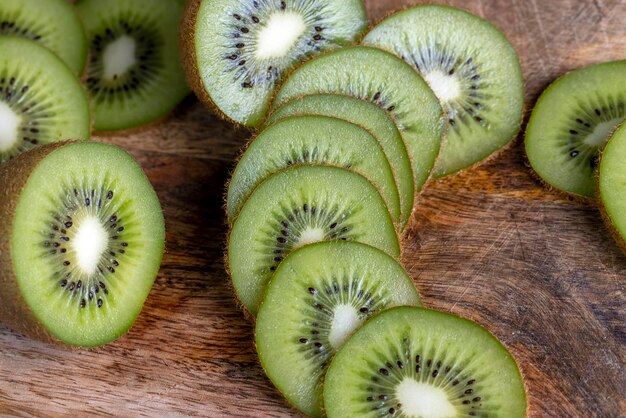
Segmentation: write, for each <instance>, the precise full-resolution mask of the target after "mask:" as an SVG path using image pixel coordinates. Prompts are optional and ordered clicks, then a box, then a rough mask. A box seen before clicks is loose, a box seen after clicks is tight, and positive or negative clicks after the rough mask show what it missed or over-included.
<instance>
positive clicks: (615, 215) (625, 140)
mask: <svg viewBox="0 0 626 418" xmlns="http://www.w3.org/2000/svg"><path fill="white" fill-rule="evenodd" d="M625 167H626V123H623V124H622V125H621V127H620V128H619V129H617V130H616V131H615V133H614V134H613V136H612V137H611V139H610V140H609V142H608V144H607V145H606V147H605V149H604V152H603V153H602V159H601V161H600V167H599V169H598V172H599V175H598V195H599V196H598V197H599V200H600V209H601V212H602V215H603V218H604V220H605V222H606V224H607V227H608V228H609V230H610V231H611V232H612V233H613V235H614V236H615V238H616V240H617V241H618V243H619V244H620V246H621V247H622V249H623V250H624V251H626V170H625V169H624V168H625Z"/></svg>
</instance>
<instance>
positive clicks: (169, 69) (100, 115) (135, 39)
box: [76, 0, 189, 132]
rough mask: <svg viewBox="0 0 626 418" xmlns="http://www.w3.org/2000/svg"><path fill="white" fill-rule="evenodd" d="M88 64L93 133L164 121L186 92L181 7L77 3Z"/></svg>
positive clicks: (137, 1) (141, 0) (122, 1)
mask: <svg viewBox="0 0 626 418" xmlns="http://www.w3.org/2000/svg"><path fill="white" fill-rule="evenodd" d="M76 7H77V9H78V12H79V14H80V16H81V18H82V20H83V23H84V24H85V30H86V31H87V40H88V43H89V52H90V55H91V59H90V61H89V64H88V66H87V75H86V77H87V78H86V80H85V82H86V85H87V88H88V90H89V92H90V93H91V99H92V103H93V111H94V128H95V130H96V131H99V132H107V131H121V130H130V129H135V128H139V127H141V126H143V125H146V124H149V123H152V122H155V121H158V120H160V119H163V118H164V117H165V116H167V115H168V114H169V113H170V112H171V111H172V110H173V109H174V108H175V107H176V105H178V103H179V102H180V101H181V100H182V99H183V98H184V97H185V96H186V95H187V94H188V93H189V88H188V87H187V84H186V81H185V75H184V72H183V69H182V65H181V62H180V61H181V59H180V50H179V47H178V26H179V24H180V19H181V16H182V13H183V6H182V5H181V4H179V3H178V2H176V1H171V0H168V1H163V0H134V1H127V0H107V1H101V0H80V1H79V2H78V3H77V5H76Z"/></svg>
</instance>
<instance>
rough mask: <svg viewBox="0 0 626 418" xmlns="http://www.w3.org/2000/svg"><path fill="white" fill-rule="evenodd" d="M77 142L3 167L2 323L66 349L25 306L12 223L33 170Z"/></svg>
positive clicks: (0, 168) (0, 215) (30, 153)
mask: <svg viewBox="0 0 626 418" xmlns="http://www.w3.org/2000/svg"><path fill="white" fill-rule="evenodd" d="M71 142H74V141H67V142H54V143H51V144H46V145H42V146H39V147H36V148H33V149H32V150H30V151H27V152H24V153H22V154H20V155H18V156H17V157H15V158H13V159H12V160H10V161H9V162H7V163H6V164H4V165H2V166H0V184H2V185H3V187H2V189H1V190H0V219H2V220H3V222H0V322H2V323H4V324H5V325H7V326H8V327H9V328H11V329H13V330H14V331H17V332H19V333H21V334H23V335H26V336H29V337H31V338H34V339H37V340H41V341H44V342H48V343H52V344H55V345H62V346H66V347H69V346H67V345H66V344H64V343H63V342H61V341H60V340H59V339H57V338H56V337H54V336H53V335H52V334H51V333H50V332H48V331H47V330H46V329H45V328H44V327H43V325H41V323H40V322H39V320H37V318H35V316H34V314H33V313H32V311H31V310H30V308H29V307H28V305H27V304H26V301H25V300H24V297H23V296H22V292H21V291H20V288H19V284H18V283H17V279H16V277H15V272H14V270H13V257H12V252H11V241H12V235H13V230H12V229H13V219H14V217H15V210H16V207H17V204H18V202H19V198H20V195H21V193H22V190H23V189H24V187H25V186H26V183H27V182H28V179H29V178H30V175H31V173H32V172H33V170H34V169H35V168H36V167H37V166H38V165H39V163H40V162H41V161H42V160H43V159H44V158H45V157H46V156H48V155H49V154H50V153H51V152H53V151H55V150H57V149H59V148H62V147H64V146H66V145H67V144H69V143H71Z"/></svg>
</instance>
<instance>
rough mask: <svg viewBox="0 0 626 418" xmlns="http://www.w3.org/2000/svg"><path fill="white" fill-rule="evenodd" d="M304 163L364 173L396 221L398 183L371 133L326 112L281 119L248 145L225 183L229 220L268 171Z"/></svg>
mask: <svg viewBox="0 0 626 418" xmlns="http://www.w3.org/2000/svg"><path fill="white" fill-rule="evenodd" d="M307 163H322V164H328V165H335V166H337V167H343V168H347V169H349V170H352V171H354V172H357V173H359V174H361V175H362V176H364V177H366V178H367V179H368V180H370V181H371V182H372V184H374V185H375V186H376V188H377V190H378V192H379V193H380V195H381V196H382V197H383V199H385V203H386V204H387V207H388V209H389V212H390V213H391V217H392V218H393V219H394V221H396V222H400V200H399V198H398V189H397V187H396V184H395V182H394V178H393V173H392V171H391V167H390V166H389V162H388V161H387V158H386V157H385V154H384V153H383V150H382V148H381V146H380V144H379V143H378V141H377V140H376V138H374V137H373V136H372V135H371V134H370V133H369V132H367V131H366V130H365V129H363V128H361V127H359V126H357V125H354V124H352V123H350V122H347V121H344V120H341V119H336V118H331V117H328V116H298V117H292V118H287V119H283V120H281V121H280V122H278V123H276V124H274V125H272V126H270V127H269V128H267V129H265V130H263V131H262V132H261V133H260V134H259V135H258V136H257V137H256V138H255V139H254V140H253V141H252V142H251V143H250V144H249V145H248V148H247V149H246V151H245V153H244V154H243V155H242V156H241V159H240V160H239V163H238V164H237V168H235V171H234V173H233V175H232V177H231V179H230V183H229V185H228V194H227V199H226V201H227V210H228V218H229V221H231V222H232V220H233V219H234V217H235V216H236V215H237V213H238V212H239V210H240V208H241V205H243V202H244V201H245V199H246V198H247V197H248V196H249V195H250V193H251V192H252V190H253V189H254V187H256V186H257V185H258V184H259V183H260V182H261V181H262V180H263V179H264V178H266V177H267V176H268V175H270V174H271V173H273V172H275V171H277V170H279V169H281V168H285V167H288V166H290V165H294V164H307Z"/></svg>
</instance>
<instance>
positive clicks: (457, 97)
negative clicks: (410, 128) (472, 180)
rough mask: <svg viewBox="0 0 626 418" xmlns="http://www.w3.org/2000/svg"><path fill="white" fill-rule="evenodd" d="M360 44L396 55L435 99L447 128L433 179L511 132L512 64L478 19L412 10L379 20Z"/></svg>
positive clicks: (515, 79) (517, 104)
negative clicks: (446, 120) (416, 73)
mask: <svg viewBox="0 0 626 418" xmlns="http://www.w3.org/2000/svg"><path fill="white" fill-rule="evenodd" d="M363 43H364V44H365V45H371V46H377V47H380V48H383V49H386V50H388V51H391V52H393V53H395V54H396V55H398V56H400V57H402V59H404V60H405V61H406V62H408V63H409V64H411V65H412V66H413V67H414V68H415V69H416V70H417V71H419V73H420V74H421V75H422V76H423V77H424V78H425V79H426V81H427V82H428V84H429V85H430V86H431V87H432V89H433V90H434V92H435V94H436V95H437V97H438V98H439V100H440V101H441V104H442V106H443V108H444V110H445V111H446V113H447V117H448V121H449V127H448V131H447V135H446V140H445V141H444V144H443V146H442V150H441V154H440V156H439V160H438V161H437V165H436V167H435V173H434V175H435V176H437V177H441V176H445V175H447V174H451V173H454V172H456V171H459V170H461V169H463V168H466V167H469V166H471V165H472V164H474V163H477V162H479V161H481V160H483V159H484V158H486V157H487V156H489V155H491V154H492V153H493V152H495V151H497V150H499V149H500V148H502V147H503V146H504V145H506V144H507V143H508V142H510V141H511V140H512V139H513V137H515V135H516V134H517V132H518V131H519V129H520V124H521V120H522V106H523V100H524V80H523V76H522V70H521V67H520V64H519V59H518V57H517V53H516V52H515V49H514V48H513V46H512V45H511V44H510V43H509V41H508V40H507V39H506V37H505V36H504V34H503V33H502V32H500V31H499V30H498V29H497V28H496V27H495V26H493V25H492V24H491V23H489V22H487V21H486V20H483V19H481V18H479V17H478V16H474V15H472V14H470V13H467V12H465V11H463V10H459V9H456V8H453V7H449V6H443V5H435V4H429V5H421V6H415V7H411V8H408V9H404V10H401V11H399V12H397V13H395V14H393V15H391V16H389V17H388V18H386V19H384V20H383V21H382V22H380V23H379V24H378V25H377V26H376V27H374V28H373V29H372V30H371V31H370V32H369V33H368V34H367V35H366V37H365V38H364V40H363Z"/></svg>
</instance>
